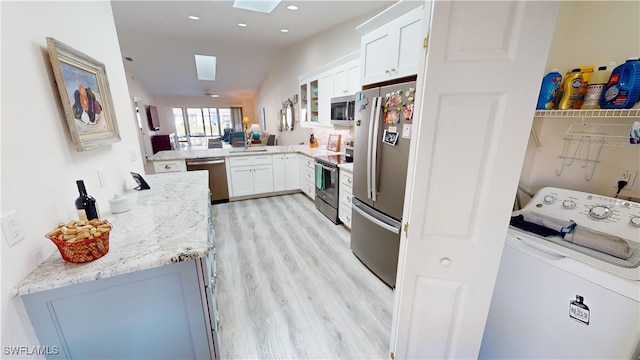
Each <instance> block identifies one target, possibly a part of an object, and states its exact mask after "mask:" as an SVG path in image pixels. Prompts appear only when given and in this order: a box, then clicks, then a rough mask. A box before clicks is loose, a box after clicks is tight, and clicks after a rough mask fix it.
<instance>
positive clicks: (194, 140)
mask: <svg viewBox="0 0 640 360" xmlns="http://www.w3.org/2000/svg"><path fill="white" fill-rule="evenodd" d="M238 114H239V115H238ZM234 115H235V116H234ZM236 117H237V118H239V119H242V109H241V108H191V107H189V108H173V121H174V123H175V126H176V134H177V135H178V139H179V141H180V142H181V143H182V144H185V145H207V142H208V141H209V139H213V138H219V137H220V136H222V135H223V134H224V129H226V128H234V124H235V123H236V121H235V119H234V118H236Z"/></svg>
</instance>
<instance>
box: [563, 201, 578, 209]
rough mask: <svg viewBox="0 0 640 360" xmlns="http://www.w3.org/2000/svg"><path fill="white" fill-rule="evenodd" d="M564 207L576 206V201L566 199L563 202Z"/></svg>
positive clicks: (571, 207)
mask: <svg viewBox="0 0 640 360" xmlns="http://www.w3.org/2000/svg"><path fill="white" fill-rule="evenodd" d="M562 207H563V208H565V209H573V208H575V207H576V202H575V201H573V200H565V201H563V202H562Z"/></svg>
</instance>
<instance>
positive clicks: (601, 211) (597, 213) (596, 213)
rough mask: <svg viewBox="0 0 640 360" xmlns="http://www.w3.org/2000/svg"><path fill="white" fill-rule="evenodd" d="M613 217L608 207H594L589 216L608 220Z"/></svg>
mask: <svg viewBox="0 0 640 360" xmlns="http://www.w3.org/2000/svg"><path fill="white" fill-rule="evenodd" d="M610 215H611V209H610V208H609V207H607V206H602V205H598V206H594V207H592V208H591V210H589V216H591V217H592V218H594V219H606V218H608V217H609V216H610Z"/></svg>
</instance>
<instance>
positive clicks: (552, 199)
mask: <svg viewBox="0 0 640 360" xmlns="http://www.w3.org/2000/svg"><path fill="white" fill-rule="evenodd" d="M544 202H545V204H553V203H554V202H556V198H555V197H553V196H551V195H547V196H545V197H544Z"/></svg>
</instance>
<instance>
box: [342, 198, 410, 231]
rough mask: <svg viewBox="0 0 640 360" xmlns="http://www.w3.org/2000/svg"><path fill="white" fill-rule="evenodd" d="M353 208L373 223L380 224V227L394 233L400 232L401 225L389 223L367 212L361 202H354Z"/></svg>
mask: <svg viewBox="0 0 640 360" xmlns="http://www.w3.org/2000/svg"><path fill="white" fill-rule="evenodd" d="M352 205H353V206H352V209H353V210H355V211H356V212H357V213H358V214H360V215H362V216H363V217H364V218H365V219H367V220H369V221H371V222H372V223H374V224H376V225H378V226H379V227H381V228H383V229H385V230H387V231H390V232H392V233H394V234H398V235H399V234H400V225H398V226H393V225H390V224H387V223H386V222H384V221H382V220H380V219H376V218H375V217H373V216H371V215H370V214H369V213H367V212H366V211H364V210H363V209H362V208H361V207H360V204H359V203H357V202H354V203H353V204H352Z"/></svg>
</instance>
